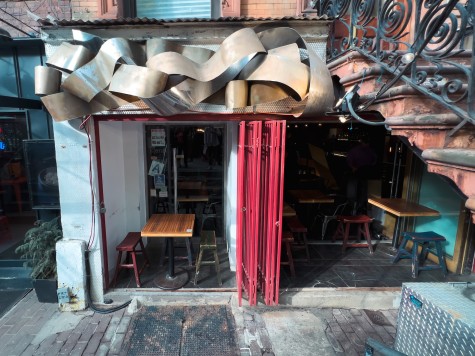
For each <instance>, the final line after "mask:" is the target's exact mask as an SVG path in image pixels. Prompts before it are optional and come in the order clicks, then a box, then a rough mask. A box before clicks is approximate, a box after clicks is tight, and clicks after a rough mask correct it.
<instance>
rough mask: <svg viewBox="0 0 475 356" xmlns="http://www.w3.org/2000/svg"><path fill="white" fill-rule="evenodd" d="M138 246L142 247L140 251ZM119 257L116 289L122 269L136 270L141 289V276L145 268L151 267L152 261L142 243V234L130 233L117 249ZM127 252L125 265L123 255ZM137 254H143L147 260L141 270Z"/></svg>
mask: <svg viewBox="0 0 475 356" xmlns="http://www.w3.org/2000/svg"><path fill="white" fill-rule="evenodd" d="M137 245H140V250H139V249H138V248H137ZM115 249H116V250H117V251H118V252H119V255H118V256H117V264H116V268H115V274H114V281H113V284H114V287H115V285H116V283H117V277H118V275H119V272H120V270H121V269H122V268H129V269H133V270H134V275H135V282H136V283H137V287H138V288H140V274H142V272H143V270H144V268H145V266H147V265H150V261H149V259H148V256H147V253H146V252H145V247H144V244H143V241H142V236H141V235H140V232H129V233H128V234H127V236H126V237H125V238H124V239H123V240H122V242H121V243H120V244H118V245H117V246H116V248H115ZM123 252H125V253H126V256H125V263H122V253H123ZM137 253H141V254H143V257H144V259H145V261H144V264H143V265H142V268H140V270H139V269H138V266H137V256H136V255H137ZM130 256H132V263H129V258H130Z"/></svg>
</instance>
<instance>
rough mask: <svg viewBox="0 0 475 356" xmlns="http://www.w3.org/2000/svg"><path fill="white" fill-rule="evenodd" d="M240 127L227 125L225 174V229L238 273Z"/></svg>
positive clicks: (231, 263)
mask: <svg viewBox="0 0 475 356" xmlns="http://www.w3.org/2000/svg"><path fill="white" fill-rule="evenodd" d="M238 133H239V126H238V123H237V122H228V123H227V124H226V141H225V142H226V147H225V151H224V152H225V153H224V154H225V155H226V157H227V162H228V164H227V167H226V168H227V170H226V172H225V176H224V179H225V191H224V194H225V197H224V201H225V203H226V205H225V214H224V217H225V228H226V241H227V244H228V255H229V266H230V268H231V271H236V224H237V149H238V146H237V144H238Z"/></svg>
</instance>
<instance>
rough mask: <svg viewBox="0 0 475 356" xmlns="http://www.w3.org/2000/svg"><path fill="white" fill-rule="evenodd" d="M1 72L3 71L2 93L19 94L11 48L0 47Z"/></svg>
mask: <svg viewBox="0 0 475 356" xmlns="http://www.w3.org/2000/svg"><path fill="white" fill-rule="evenodd" d="M0 73H2V85H0V95H4V96H18V88H17V82H16V73H15V62H14V60H13V52H12V49H11V48H0Z"/></svg>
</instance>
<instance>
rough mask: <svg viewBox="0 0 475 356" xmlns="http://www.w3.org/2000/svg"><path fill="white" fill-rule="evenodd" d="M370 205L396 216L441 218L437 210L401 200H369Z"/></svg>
mask: <svg viewBox="0 0 475 356" xmlns="http://www.w3.org/2000/svg"><path fill="white" fill-rule="evenodd" d="M368 203H370V204H372V205H374V206H377V207H378V208H381V209H383V210H385V211H387V212H388V213H391V214H394V215H396V216H439V215H440V213H439V212H438V211H437V210H434V209H430V208H428V207H426V206H424V205H420V204H417V203H412V202H409V201H407V200H406V199H399V198H369V199H368Z"/></svg>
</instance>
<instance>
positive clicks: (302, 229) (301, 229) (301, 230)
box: [284, 216, 310, 261]
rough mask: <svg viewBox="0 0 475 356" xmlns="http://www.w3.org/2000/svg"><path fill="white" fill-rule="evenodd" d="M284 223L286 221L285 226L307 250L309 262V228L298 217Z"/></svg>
mask: <svg viewBox="0 0 475 356" xmlns="http://www.w3.org/2000/svg"><path fill="white" fill-rule="evenodd" d="M284 221H285V224H286V225H287V228H288V229H289V230H290V232H291V233H292V235H293V236H294V237H295V238H296V239H297V240H299V244H300V245H301V247H303V248H305V253H306V256H307V261H309V260H310V251H309V249H308V243H307V227H306V226H305V225H303V224H302V223H301V222H300V220H299V219H298V218H297V217H296V216H293V217H289V218H286V219H285V220H284ZM294 247H295V245H294Z"/></svg>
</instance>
